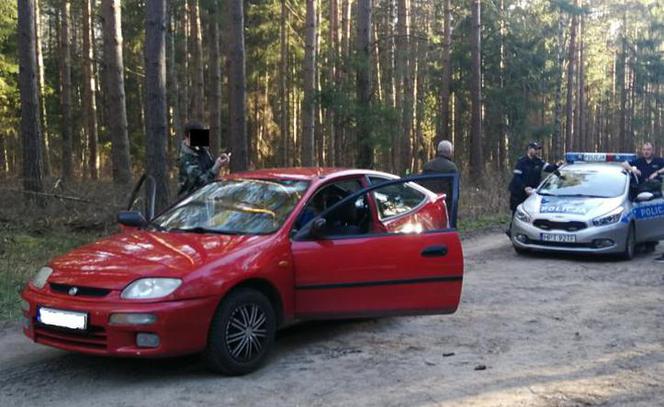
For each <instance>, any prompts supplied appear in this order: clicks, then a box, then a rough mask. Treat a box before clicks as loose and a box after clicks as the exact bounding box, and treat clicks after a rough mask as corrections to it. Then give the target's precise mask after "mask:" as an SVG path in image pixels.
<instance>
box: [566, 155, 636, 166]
mask: <svg viewBox="0 0 664 407" xmlns="http://www.w3.org/2000/svg"><path fill="white" fill-rule="evenodd" d="M635 159H636V154H634V153H565V161H567V163H568V164H573V163H579V162H585V163H607V162H617V163H621V162H624V161H632V160H635Z"/></svg>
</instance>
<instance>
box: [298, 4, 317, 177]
mask: <svg viewBox="0 0 664 407" xmlns="http://www.w3.org/2000/svg"><path fill="white" fill-rule="evenodd" d="M316 3H317V0H307V13H306V17H305V20H306V22H305V35H304V66H303V72H304V76H303V85H302V87H303V90H304V98H303V100H302V158H301V162H302V165H303V166H305V167H310V166H313V165H314V134H315V131H316V129H315V123H316V120H315V112H316V96H315V86H316V29H317V24H316V14H317V13H316Z"/></svg>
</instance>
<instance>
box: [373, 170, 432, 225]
mask: <svg viewBox="0 0 664 407" xmlns="http://www.w3.org/2000/svg"><path fill="white" fill-rule="evenodd" d="M386 181H390V180H388V179H385V178H377V177H369V182H371V184H380V183H383V182H386ZM373 197H374V199H375V200H376V205H377V206H378V217H379V219H380V220H384V219H387V218H391V217H393V216H398V215H401V214H404V213H406V212H409V211H412V210H413V209H415V208H416V207H418V206H419V205H420V204H421V203H422V202H423V201H424V200H425V199H426V195H425V194H423V193H422V192H420V191H418V190H417V189H415V188H413V187H412V186H410V185H408V184H396V185H388V186H385V187H383V188H379V189H377V190H375V191H374V192H373Z"/></svg>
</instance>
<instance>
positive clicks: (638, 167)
mask: <svg viewBox="0 0 664 407" xmlns="http://www.w3.org/2000/svg"><path fill="white" fill-rule="evenodd" d="M623 166H624V167H625V169H627V170H628V171H631V172H632V173H633V174H635V175H636V176H637V177H638V179H639V185H643V186H644V187H645V188H646V189H648V190H651V191H652V192H653V193H655V194H656V195H660V196H661V194H662V175H664V159H663V158H661V157H656V156H655V154H654V146H653V144H652V143H651V142H649V141H648V142H645V143H643V146H642V147H641V157H639V158H637V159H636V160H632V161H629V162H625V163H624V164H623ZM655 246H656V243H655V244H651V246H650V248H649V249H650V250H654V249H655ZM655 261H656V262H659V263H664V254H662V255H661V256H660V257H658V258H656V259H655Z"/></svg>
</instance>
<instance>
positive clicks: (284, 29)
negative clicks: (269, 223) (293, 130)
mask: <svg viewBox="0 0 664 407" xmlns="http://www.w3.org/2000/svg"><path fill="white" fill-rule="evenodd" d="M287 18H288V9H287V8H286V0H281V15H280V18H279V135H280V136H281V162H282V163H283V165H284V166H287V165H288V162H289V158H290V157H289V146H290V131H289V128H288V115H289V112H290V109H289V98H288V87H287V84H288V41H287V38H288V35H287V34H288V25H287V24H286V20H287Z"/></svg>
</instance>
